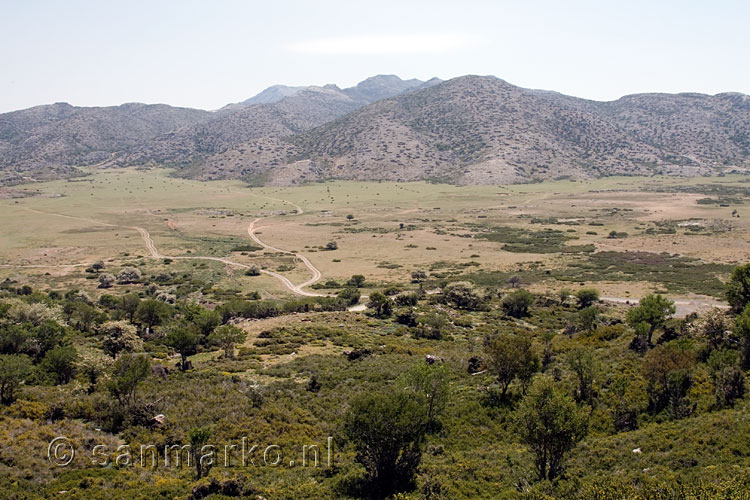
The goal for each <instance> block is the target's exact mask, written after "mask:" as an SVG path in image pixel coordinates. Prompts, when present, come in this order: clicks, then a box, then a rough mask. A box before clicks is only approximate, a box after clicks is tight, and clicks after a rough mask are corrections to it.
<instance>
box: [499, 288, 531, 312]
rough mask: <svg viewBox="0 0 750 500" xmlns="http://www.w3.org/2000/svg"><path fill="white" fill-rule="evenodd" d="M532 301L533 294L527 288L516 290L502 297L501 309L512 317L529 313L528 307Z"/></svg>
mask: <svg viewBox="0 0 750 500" xmlns="http://www.w3.org/2000/svg"><path fill="white" fill-rule="evenodd" d="M533 303H534V295H532V294H531V292H529V291H528V290H516V291H515V292H513V293H509V294H508V295H506V296H505V297H503V302H502V304H503V309H504V310H505V312H506V313H507V314H508V315H509V316H512V317H514V318H522V317H524V316H528V315H529V307H531V305H532V304H533Z"/></svg>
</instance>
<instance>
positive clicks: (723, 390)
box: [708, 349, 745, 408]
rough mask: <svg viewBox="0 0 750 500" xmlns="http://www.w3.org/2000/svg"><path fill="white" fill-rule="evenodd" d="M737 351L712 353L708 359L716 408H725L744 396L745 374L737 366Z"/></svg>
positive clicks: (726, 350)
mask: <svg viewBox="0 0 750 500" xmlns="http://www.w3.org/2000/svg"><path fill="white" fill-rule="evenodd" d="M737 361H738V360H737V351H732V350H729V349H722V350H717V351H713V352H712V353H711V356H710V357H709V358H708V366H710V367H711V378H712V379H713V382H714V387H715V395H716V406H717V407H719V408H727V407H731V406H734V403H735V401H737V400H738V399H742V398H743V397H744V396H745V374H744V373H743V372H742V370H741V369H740V368H739V367H738V366H737Z"/></svg>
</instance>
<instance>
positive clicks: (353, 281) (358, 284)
mask: <svg viewBox="0 0 750 500" xmlns="http://www.w3.org/2000/svg"><path fill="white" fill-rule="evenodd" d="M346 284H347V285H348V286H353V287H355V288H362V287H363V286H365V277H364V276H362V275H361V274H355V275H354V276H352V277H351V278H349V281H347V282H346Z"/></svg>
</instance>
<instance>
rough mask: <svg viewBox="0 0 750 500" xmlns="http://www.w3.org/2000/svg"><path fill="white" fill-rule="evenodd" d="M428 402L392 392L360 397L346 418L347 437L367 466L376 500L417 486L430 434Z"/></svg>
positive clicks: (345, 432)
mask: <svg viewBox="0 0 750 500" xmlns="http://www.w3.org/2000/svg"><path fill="white" fill-rule="evenodd" d="M423 405H424V402H423V401H421V398H420V397H417V396H416V395H415V394H414V393H411V392H404V391H388V392H375V393H369V394H364V395H362V396H359V397H356V398H355V399H354V400H353V401H352V402H351V405H350V407H349V410H348V411H347V412H346V415H345V417H344V435H345V437H346V439H347V440H348V441H349V442H351V443H352V444H353V445H354V448H355V449H356V450H357V455H356V458H355V460H356V461H357V462H358V463H360V464H361V465H362V466H364V468H365V471H366V473H367V478H366V481H367V483H368V490H369V492H370V493H371V494H372V496H374V497H375V498H386V497H388V496H390V495H391V494H393V493H396V492H399V491H404V490H407V489H410V488H412V487H413V484H414V476H415V474H416V471H417V468H418V467H419V464H420V462H421V461H422V443H423V442H424V437H425V432H426V422H425V411H424V406H423Z"/></svg>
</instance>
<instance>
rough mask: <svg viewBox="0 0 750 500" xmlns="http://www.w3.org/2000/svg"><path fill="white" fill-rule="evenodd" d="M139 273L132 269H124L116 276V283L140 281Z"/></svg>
mask: <svg viewBox="0 0 750 500" xmlns="http://www.w3.org/2000/svg"><path fill="white" fill-rule="evenodd" d="M140 279H141V272H140V271H139V270H138V269H136V268H134V267H124V268H122V270H121V271H120V272H119V274H118V275H117V282H118V283H122V284H128V283H135V282H137V281H140Z"/></svg>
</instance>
